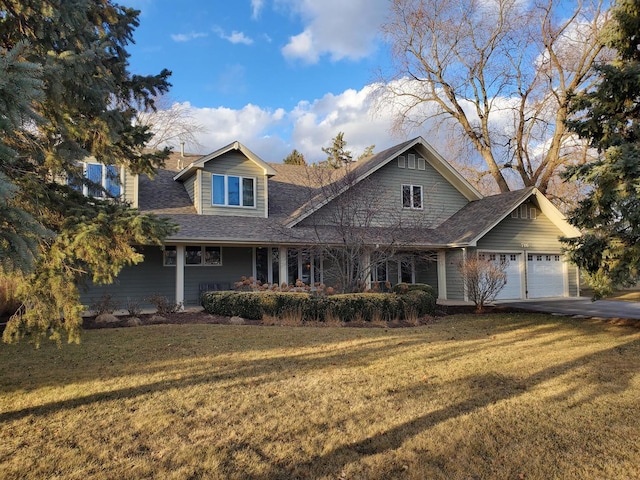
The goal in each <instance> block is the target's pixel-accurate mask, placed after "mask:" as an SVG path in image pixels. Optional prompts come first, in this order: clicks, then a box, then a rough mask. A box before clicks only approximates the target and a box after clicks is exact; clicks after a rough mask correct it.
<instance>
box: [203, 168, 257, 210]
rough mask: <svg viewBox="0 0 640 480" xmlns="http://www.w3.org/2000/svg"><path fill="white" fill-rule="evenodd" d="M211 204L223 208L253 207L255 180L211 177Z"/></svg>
mask: <svg viewBox="0 0 640 480" xmlns="http://www.w3.org/2000/svg"><path fill="white" fill-rule="evenodd" d="M211 188H212V195H211V204H212V205H218V206H224V207H255V206H256V180H255V178H250V177H239V176H235V175H216V174H214V175H212V180H211Z"/></svg>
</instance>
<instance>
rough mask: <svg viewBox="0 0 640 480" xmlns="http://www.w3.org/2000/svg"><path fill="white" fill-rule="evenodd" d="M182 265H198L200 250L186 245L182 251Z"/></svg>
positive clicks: (197, 247) (200, 257)
mask: <svg viewBox="0 0 640 480" xmlns="http://www.w3.org/2000/svg"><path fill="white" fill-rule="evenodd" d="M184 263H185V264H186V265H200V264H201V263H202V248H200V247H199V246H194V245H187V246H186V247H185V249H184Z"/></svg>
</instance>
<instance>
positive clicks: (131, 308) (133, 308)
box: [127, 298, 142, 317]
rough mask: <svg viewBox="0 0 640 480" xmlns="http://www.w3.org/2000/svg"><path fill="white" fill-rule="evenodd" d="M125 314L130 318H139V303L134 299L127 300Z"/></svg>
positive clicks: (140, 310) (140, 308) (140, 311)
mask: <svg viewBox="0 0 640 480" xmlns="http://www.w3.org/2000/svg"><path fill="white" fill-rule="evenodd" d="M127 312H128V313H129V315H130V316H132V317H139V316H140V314H141V313H142V307H141V306H140V302H139V301H138V300H136V299H135V298H127Z"/></svg>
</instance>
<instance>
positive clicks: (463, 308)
mask: <svg viewBox="0 0 640 480" xmlns="http://www.w3.org/2000/svg"><path fill="white" fill-rule="evenodd" d="M523 311H524V310H522V309H515V308H510V307H501V306H488V307H486V308H485V311H484V312H483V313H482V314H479V315H488V314H491V313H507V312H523ZM466 313H474V307H473V306H472V305H455V306H438V310H437V311H436V314H435V316H433V317H425V318H423V319H421V321H420V323H421V324H428V323H432V322H434V321H437V318H438V317H442V316H446V315H455V314H466ZM117 318H118V320H117V321H114V322H109V323H103V322H96V319H95V317H87V318H85V319H84V321H83V322H82V327H83V328H85V329H96V328H121V327H130V326H137V325H160V324H174V325H188V324H219V325H231V324H233V322H232V321H231V318H230V317H223V316H220V315H211V314H209V313H207V312H205V311H202V310H200V311H186V312H178V313H172V314H168V315H164V316H159V315H156V314H144V315H139V316H138V317H136V318H137V319H138V320H139V322H137V321H133V322H132V320H131V317H130V316H119V317H117ZM243 325H266V324H265V323H263V322H262V321H261V320H246V319H245V320H244V321H243ZM345 325H346V326H350V327H358V328H362V327H379V326H380V325H378V324H371V323H369V322H347V323H346V324H345ZM388 326H389V327H415V326H416V324H415V323H410V322H390V323H389V324H388Z"/></svg>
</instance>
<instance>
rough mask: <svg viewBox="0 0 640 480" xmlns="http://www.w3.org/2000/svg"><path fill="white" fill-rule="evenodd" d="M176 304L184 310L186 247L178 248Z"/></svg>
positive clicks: (180, 246) (179, 246)
mask: <svg viewBox="0 0 640 480" xmlns="http://www.w3.org/2000/svg"><path fill="white" fill-rule="evenodd" d="M176 303H177V304H181V305H182V307H181V309H182V310H184V245H177V246H176Z"/></svg>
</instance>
